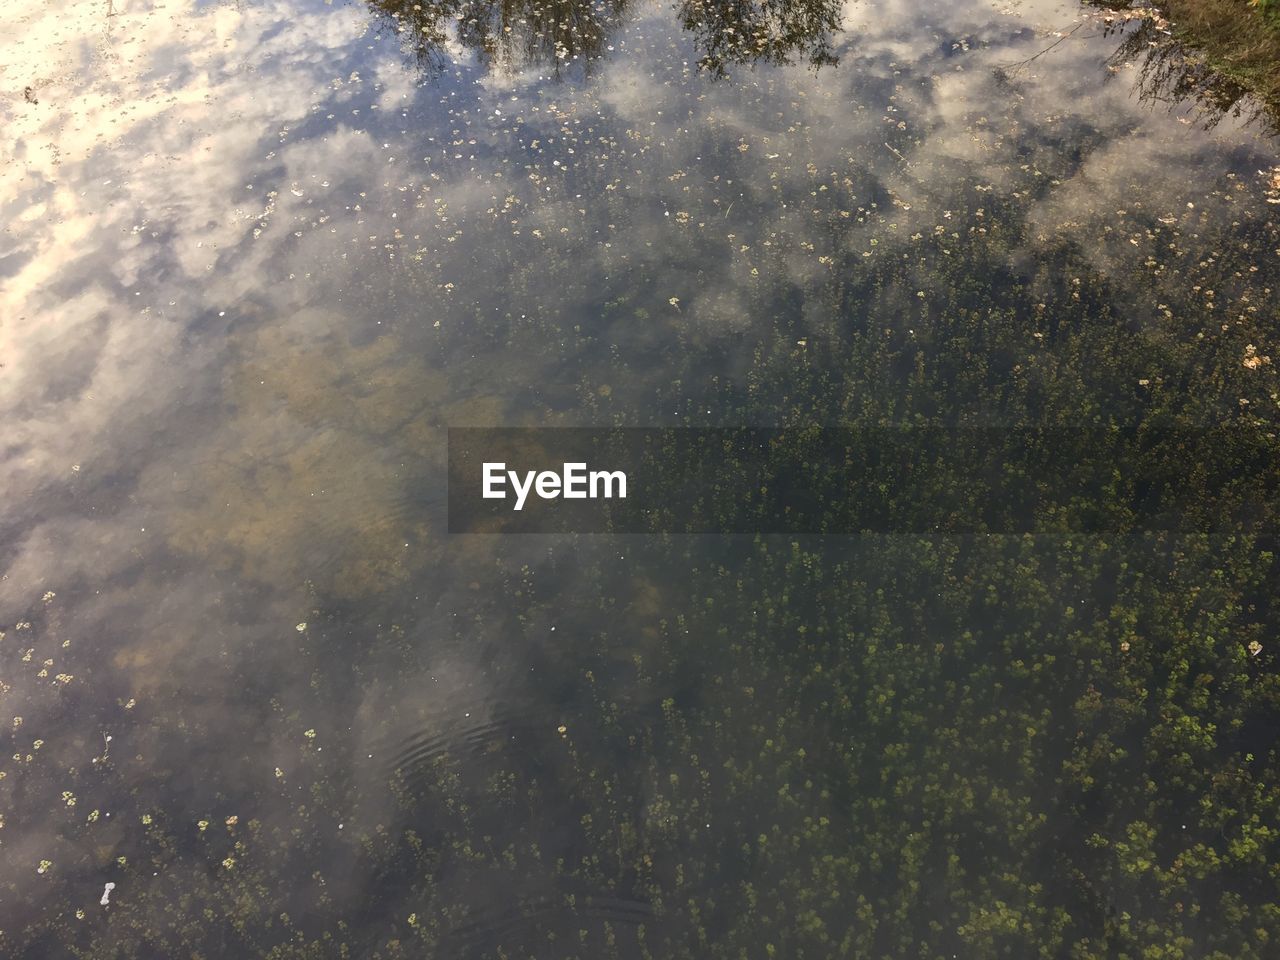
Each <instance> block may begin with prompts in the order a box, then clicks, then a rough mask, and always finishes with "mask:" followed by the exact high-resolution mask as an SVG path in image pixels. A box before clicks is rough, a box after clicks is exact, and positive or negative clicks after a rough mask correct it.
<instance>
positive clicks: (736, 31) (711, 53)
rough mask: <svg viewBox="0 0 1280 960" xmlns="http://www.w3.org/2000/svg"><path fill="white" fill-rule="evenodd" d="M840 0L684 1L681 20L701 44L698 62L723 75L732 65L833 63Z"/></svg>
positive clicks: (836, 59)
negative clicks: (797, 62) (833, 45)
mask: <svg viewBox="0 0 1280 960" xmlns="http://www.w3.org/2000/svg"><path fill="white" fill-rule="evenodd" d="M840 11H841V4H840V3H839V2H838V0H685V2H684V3H682V4H681V5H680V22H681V24H682V25H683V26H684V28H685V29H686V30H688V31H689V32H690V33H691V34H693V36H694V37H695V38H696V39H697V43H698V46H699V47H700V48H701V49H702V51H703V53H702V57H701V59H700V60H699V61H698V64H699V66H701V67H702V68H703V69H705V70H709V71H710V72H712V73H714V74H716V75H717V76H723V75H724V73H725V68H726V67H727V66H730V65H732V64H738V63H752V62H755V61H757V60H760V61H764V62H766V63H778V64H782V63H791V62H793V61H795V60H803V61H807V62H808V63H809V64H810V65H812V66H813V67H815V68H816V67H822V66H833V65H835V64H836V63H838V62H839V58H837V57H836V55H835V54H834V53H832V52H831V46H832V35H833V34H835V33H836V32H837V31H838V30H839V29H840Z"/></svg>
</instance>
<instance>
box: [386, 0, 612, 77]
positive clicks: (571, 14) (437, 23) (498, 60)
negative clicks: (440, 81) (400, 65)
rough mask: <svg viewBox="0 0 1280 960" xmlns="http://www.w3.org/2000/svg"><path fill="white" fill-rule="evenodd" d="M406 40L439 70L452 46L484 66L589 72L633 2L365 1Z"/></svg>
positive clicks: (426, 64) (425, 64) (431, 69)
mask: <svg viewBox="0 0 1280 960" xmlns="http://www.w3.org/2000/svg"><path fill="white" fill-rule="evenodd" d="M368 2H369V6H370V7H371V8H372V9H373V10H374V11H375V12H376V13H379V14H381V15H382V16H383V17H385V18H386V21H387V22H389V23H391V24H392V25H394V28H395V30H396V32H397V33H398V34H400V35H401V36H402V37H405V39H406V40H407V43H408V46H409V48H410V50H411V52H412V55H413V57H414V59H415V60H416V61H417V63H418V66H419V68H421V69H422V70H423V71H424V72H425V73H427V74H429V75H432V76H434V75H437V74H439V73H440V72H441V71H442V70H443V69H444V68H445V67H447V66H448V65H449V64H450V63H451V62H452V57H451V56H450V55H449V52H448V48H449V46H450V44H451V42H452V43H455V44H457V45H459V46H461V47H462V48H463V49H465V50H467V51H471V52H474V53H475V54H476V55H477V57H478V58H479V60H480V64H481V66H482V67H484V68H485V69H486V70H494V71H514V70H520V69H522V68H525V67H545V66H550V67H551V68H552V70H553V71H554V72H555V73H556V74H557V75H559V74H560V73H561V72H562V71H564V70H566V69H568V68H570V67H571V66H574V65H577V66H579V67H580V68H581V69H582V70H583V71H585V72H589V71H590V65H591V62H592V61H593V60H595V59H598V58H599V56H600V55H601V53H602V51H603V50H604V46H605V41H606V39H607V37H608V35H609V33H610V32H611V31H612V30H613V29H614V28H615V27H616V26H617V24H618V22H619V21H620V19H621V17H622V15H623V13H624V12H625V11H626V9H627V8H628V6H629V5H630V0H594V2H592V0H434V2H431V0H428V2H423V3H413V2H409V0H368Z"/></svg>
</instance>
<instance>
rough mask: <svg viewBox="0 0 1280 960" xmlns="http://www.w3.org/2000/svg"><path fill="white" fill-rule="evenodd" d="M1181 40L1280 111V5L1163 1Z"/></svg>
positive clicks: (1274, 1) (1243, 0)
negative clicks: (1199, 51)
mask: <svg viewBox="0 0 1280 960" xmlns="http://www.w3.org/2000/svg"><path fill="white" fill-rule="evenodd" d="M1160 6H1161V7H1163V8H1164V9H1165V10H1166V11H1167V15H1168V18H1169V20H1170V21H1171V23H1172V24H1173V27H1174V30H1175V32H1176V33H1177V35H1178V38H1179V39H1180V40H1182V41H1183V42H1184V43H1186V44H1187V45H1189V46H1194V47H1196V48H1198V49H1199V50H1201V51H1202V52H1203V53H1204V55H1205V57H1206V58H1207V60H1208V61H1209V63H1210V65H1211V66H1213V67H1214V69H1217V70H1220V71H1222V72H1223V73H1226V74H1227V75H1229V76H1231V77H1232V78H1234V79H1235V80H1237V81H1239V82H1240V83H1241V84H1243V85H1245V86H1247V87H1248V88H1249V89H1250V90H1252V91H1254V93H1256V94H1257V95H1258V96H1259V97H1260V98H1261V99H1263V100H1265V101H1266V102H1267V103H1268V104H1270V105H1271V106H1272V107H1274V108H1277V109H1280V0H1269V2H1265V3H1259V4H1251V3H1249V2H1248V0H1163V2H1162V3H1161V4H1160Z"/></svg>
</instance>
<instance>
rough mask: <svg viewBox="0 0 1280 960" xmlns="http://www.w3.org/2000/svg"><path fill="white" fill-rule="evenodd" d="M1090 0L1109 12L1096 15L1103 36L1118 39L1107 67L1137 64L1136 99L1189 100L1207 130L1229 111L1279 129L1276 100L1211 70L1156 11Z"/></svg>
mask: <svg viewBox="0 0 1280 960" xmlns="http://www.w3.org/2000/svg"><path fill="white" fill-rule="evenodd" d="M1088 2H1089V3H1090V4H1091V5H1092V6H1096V7H1101V8H1103V9H1104V10H1106V11H1108V12H1106V13H1100V14H1099V16H1100V18H1101V19H1102V22H1103V35H1104V36H1112V35H1119V36H1120V38H1121V40H1120V45H1119V47H1117V48H1116V51H1115V53H1113V54H1112V55H1111V56H1110V57H1109V58H1108V60H1107V66H1108V67H1109V68H1110V69H1113V70H1115V69H1119V68H1121V67H1124V66H1128V65H1129V64H1131V63H1132V64H1137V67H1138V81H1137V90H1138V99H1139V100H1140V101H1142V102H1144V103H1164V104H1167V105H1168V106H1169V107H1170V108H1173V107H1175V106H1178V105H1180V104H1184V103H1193V104H1194V105H1195V107H1196V108H1197V112H1198V119H1199V120H1200V122H1201V124H1203V126H1204V127H1205V128H1206V129H1208V128H1212V127H1214V126H1216V125H1217V124H1218V123H1219V122H1220V121H1221V120H1222V118H1223V117H1225V116H1227V115H1228V114H1229V115H1231V116H1233V117H1238V118H1243V119H1245V120H1246V121H1249V122H1256V123H1259V124H1261V125H1262V126H1264V127H1265V128H1266V130H1267V132H1268V133H1277V132H1280V114H1278V113H1277V110H1276V107H1277V105H1276V104H1267V103H1264V102H1263V101H1261V100H1259V99H1257V98H1255V97H1253V96H1251V94H1250V93H1249V90H1248V89H1247V88H1246V87H1245V86H1243V85H1242V84H1240V83H1238V82H1237V81H1235V80H1233V79H1232V78H1231V77H1229V76H1227V75H1225V74H1223V73H1220V72H1218V71H1217V70H1214V69H1212V68H1211V67H1210V66H1209V65H1208V64H1207V63H1205V61H1204V60H1203V59H1202V58H1201V57H1200V56H1199V55H1198V54H1197V53H1195V52H1194V51H1192V50H1189V49H1188V48H1187V47H1186V46H1185V45H1184V44H1183V43H1181V42H1179V41H1178V40H1177V39H1176V38H1175V37H1174V36H1173V34H1172V33H1171V32H1170V30H1169V29H1168V27H1169V24H1168V22H1167V21H1166V20H1164V18H1163V17H1162V16H1161V15H1160V14H1159V13H1158V12H1156V11H1154V10H1150V9H1146V8H1142V9H1127V8H1121V7H1120V6H1119V5H1118V3H1117V2H1116V0H1088Z"/></svg>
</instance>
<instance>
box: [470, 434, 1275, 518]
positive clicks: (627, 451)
mask: <svg viewBox="0 0 1280 960" xmlns="http://www.w3.org/2000/svg"><path fill="white" fill-rule="evenodd" d="M1278 454H1280V443H1277V440H1276V437H1275V436H1274V435H1273V434H1270V433H1267V432H1264V431H1260V430H1258V429H1256V428H1253V427H1250V426H1247V425H1235V424H1228V425H1224V426H1222V427H1219V428H1214V429H1211V430H1203V431H1178V430H1171V429H1161V428H1154V427H1145V428H1139V429H1134V430H1131V431H1127V432H1126V431H1121V430H1111V429H1105V428H1098V429H1086V430H1074V429H1072V430H1065V429H1064V430H1059V431H1019V430H1014V429H1005V428H995V427H990V428H988V427H982V428H958V429H948V428H942V427H933V426H928V427H899V426H894V427H871V428H844V427H839V428H819V427H812V426H810V427H802V428H795V429H785V428H781V429H772V428H771V429H755V428H743V429H685V428H492V429H490V428H454V429H450V431H449V530H450V532H451V533H571V532H573V533H794V534H823V533H832V534H834V533H860V532H881V533H954V534H963V533H1047V532H1072V531H1079V532H1090V533H1106V532H1112V533H1129V532H1136V531H1140V530H1151V529H1158V530H1170V531H1180V532H1215V533H1230V532H1236V531H1239V532H1256V531H1259V530H1263V529H1267V530H1270V529H1271V526H1272V524H1273V523H1274V520H1275V517H1276V514H1277V507H1278V506H1280V496H1278V491H1280V456H1278Z"/></svg>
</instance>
